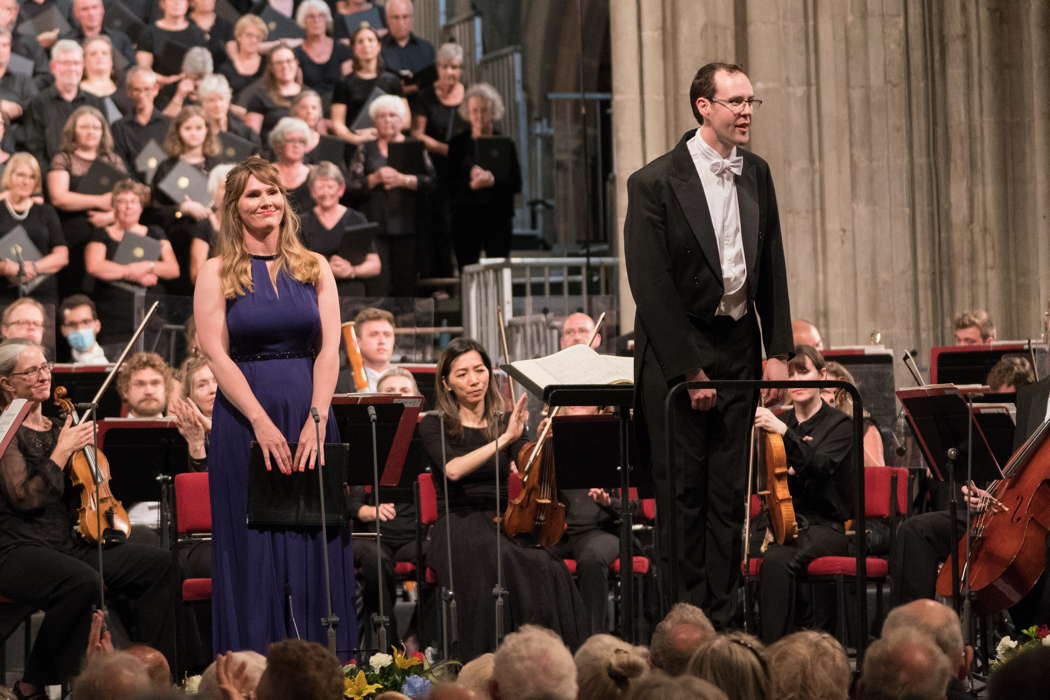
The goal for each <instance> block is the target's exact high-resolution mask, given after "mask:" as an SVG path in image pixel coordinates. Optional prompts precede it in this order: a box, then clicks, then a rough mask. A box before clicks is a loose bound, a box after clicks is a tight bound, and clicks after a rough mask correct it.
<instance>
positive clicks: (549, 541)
mask: <svg viewBox="0 0 1050 700" xmlns="http://www.w3.org/2000/svg"><path fill="white" fill-rule="evenodd" d="M516 462H517V463H518V464H524V465H525V467H524V468H523V469H522V484H521V491H520V492H519V493H518V495H517V496H515V497H514V498H512V499H511V500H510V501H508V503H507V510H506V512H505V513H504V515H503V530H504V532H506V533H507V535H509V536H511V537H514V536H516V535H524V534H529V533H531V534H532V535H533V536H534V537H535V538H536V541H537V542H538V543H539V544H540V545H541V546H543V547H552V546H554V545H555V544H557V542H558V540H560V539H561V537H562V534H563V533H564V532H565V504H563V503H559V502H558V487H557V484H556V483H555V475H554V453H553V451H552V447H551V444H550V440H549V439H547V440H544V442H543V443H541V444H540V445H539V449H538V451H537V443H536V442H527V443H525V446H524V447H522V448H521V450H519V451H518V454H517V458H516Z"/></svg>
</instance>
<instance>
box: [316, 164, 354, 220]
mask: <svg viewBox="0 0 1050 700" xmlns="http://www.w3.org/2000/svg"><path fill="white" fill-rule="evenodd" d="M306 182H307V186H308V187H309V188H310V196H311V197H313V200H314V203H315V204H317V206H318V207H320V208H321V209H322V210H329V209H334V208H335V207H337V206H339V200H340V199H342V198H343V194H344V193H345V192H346V179H345V178H344V177H343V171H342V170H340V169H339V168H338V166H336V165H335V164H334V163H332V162H331V161H327V160H322V161H321V162H320V163H318V164H317V165H315V166H314V167H312V168H310V175H309V177H308V178H307V179H306Z"/></svg>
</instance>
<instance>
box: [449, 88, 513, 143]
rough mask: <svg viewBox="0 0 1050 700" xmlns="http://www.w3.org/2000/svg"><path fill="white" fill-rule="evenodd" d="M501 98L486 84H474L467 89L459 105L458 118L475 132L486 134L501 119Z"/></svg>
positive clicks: (494, 89)
mask: <svg viewBox="0 0 1050 700" xmlns="http://www.w3.org/2000/svg"><path fill="white" fill-rule="evenodd" d="M503 112H504V108H503V98H502V97H500V94H499V92H498V91H497V90H496V88H494V87H492V86H491V85H489V84H488V83H474V84H473V85H471V86H470V87H469V88H467V91H466V93H464V95H463V101H462V102H461V103H460V104H459V116H461V117H463V119H465V120H466V121H468V122H470V126H471V128H472V129H473V130H474V131H476V132H482V133H485V132H488V131H490V130H491V129H492V125H493V123H495V122H498V121H499V120H500V119H502V118H503Z"/></svg>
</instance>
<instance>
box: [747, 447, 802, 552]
mask: <svg viewBox="0 0 1050 700" xmlns="http://www.w3.org/2000/svg"><path fill="white" fill-rule="evenodd" d="M755 440H756V442H757V443H758V444H757V445H756V449H757V450H758V454H759V455H760V456H761V458H762V467H763V473H764V476H765V489H764V490H763V491H762V492H761V495H762V497H763V499H764V500H765V503H766V511H767V512H768V513H769V525H770V527H771V528H772V529H773V538H774V539H775V540H776V541H777V543H778V544H786V543H788V542H793V541H794V540H795V539H796V538H797V537H798V522H797V521H796V519H795V502H794V499H793V498H792V497H791V488H790V487H789V485H788V463H787V450H786V449H785V448H784V438H783V437H781V436H780V435H779V434H777V433H772V432H768V431H766V430H758V431H756V433H755Z"/></svg>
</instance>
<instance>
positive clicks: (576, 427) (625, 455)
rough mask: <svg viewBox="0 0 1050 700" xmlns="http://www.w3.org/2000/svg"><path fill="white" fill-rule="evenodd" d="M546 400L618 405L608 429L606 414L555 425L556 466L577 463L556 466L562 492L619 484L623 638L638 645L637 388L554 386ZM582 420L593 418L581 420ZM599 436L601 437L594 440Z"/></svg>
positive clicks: (550, 402) (562, 403)
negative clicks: (634, 436) (633, 505)
mask: <svg viewBox="0 0 1050 700" xmlns="http://www.w3.org/2000/svg"><path fill="white" fill-rule="evenodd" d="M507 370H508V373H510V374H511V376H514V368H513V367H508V368H507ZM514 378H515V379H517V378H518V377H516V376H515V377H514ZM543 398H544V401H545V402H546V403H547V405H548V406H551V407H553V406H613V407H615V409H616V416H615V418H614V419H613V420H612V421H609V420H608V419H606V422H604V425H603V421H599V420H595V418H604V417H602V416H579V417H575V416H559V417H558V418H557V419H556V423H555V425H557V426H558V429H557V430H556V431H554V435H555V437H554V438H553V439H554V440H555V442H554V448H555V450H554V455H555V458H554V463H555V465H558V464H563V465H565V464H571V465H572V466H571V467H569V468H568V469H564V468H563V469H562V470H557V466H556V473H557V474H558V486H559V488H577V487H578V488H591V487H601V486H605V485H607V484H615V486H616V487H618V488H619V489H620V591H621V598H622V605H621V607H620V614H621V618H622V621H621V628H622V631H623V638H624V639H625V640H627V641H628V642H631V643H635V642H636V641H637V639H636V630H635V625H634V622H635V605H634V602H635V601H634V533H633V529H634V523H633V519H632V517H631V507H630V506H631V499H630V493H631V482H632V467H631V465H632V463H633V460H632V458H631V455H632V452H633V451H632V447H633V445H632V442H633V441H632V440H631V435H632V433H633V431H634V426H633V424H632V420H631V407H632V406H633V405H634V385H633V384H599V385H586V384H563V385H549V386H546V387H544V389H543ZM580 418H585V419H588V420H579V419H580ZM596 433H598V434H596ZM614 434H615V441H614V440H613V435H614ZM559 435H560V437H559ZM596 437H597V438H598V439H595V438H596ZM570 445H571V446H570ZM584 445H585V446H586V448H587V451H586V456H584V455H582V454H580V453H579V452H578V451H577V448H579V447H582V446H584ZM559 448H560V451H559ZM613 463H615V464H616V465H617V466H616V468H615V470H613V469H610V468H609V467H608V465H610V464H613ZM603 465H604V466H603ZM574 472H575V473H574ZM563 479H564V481H563ZM582 484H586V485H585V486H584V485H582Z"/></svg>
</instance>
